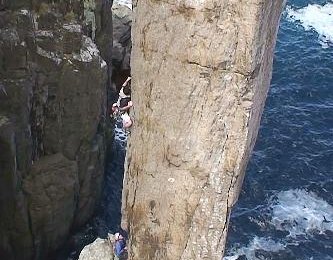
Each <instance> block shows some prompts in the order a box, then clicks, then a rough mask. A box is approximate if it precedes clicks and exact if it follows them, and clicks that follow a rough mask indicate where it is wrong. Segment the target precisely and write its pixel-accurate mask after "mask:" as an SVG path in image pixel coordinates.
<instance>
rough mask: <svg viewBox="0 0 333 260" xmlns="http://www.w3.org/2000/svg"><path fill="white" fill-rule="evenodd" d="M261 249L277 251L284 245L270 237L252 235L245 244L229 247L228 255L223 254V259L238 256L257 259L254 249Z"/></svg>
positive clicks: (233, 258) (231, 259) (236, 257)
mask: <svg viewBox="0 0 333 260" xmlns="http://www.w3.org/2000/svg"><path fill="white" fill-rule="evenodd" d="M257 250H262V251H266V252H279V251H282V250H284V245H283V244H281V243H279V242H275V241H273V240H272V239H270V238H265V237H257V236H256V237H254V238H253V239H252V241H251V242H250V243H249V244H248V245H247V246H243V247H241V248H238V249H231V251H230V252H228V256H225V257H224V258H223V260H237V259H238V258H239V257H240V256H246V259H248V260H259V259H261V258H258V257H257V256H256V251H257Z"/></svg>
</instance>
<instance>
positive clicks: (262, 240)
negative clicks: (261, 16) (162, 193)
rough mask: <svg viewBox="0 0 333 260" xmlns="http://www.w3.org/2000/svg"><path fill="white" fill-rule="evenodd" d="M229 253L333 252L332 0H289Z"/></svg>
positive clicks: (278, 259)
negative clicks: (269, 87)
mask: <svg viewBox="0 0 333 260" xmlns="http://www.w3.org/2000/svg"><path fill="white" fill-rule="evenodd" d="M246 174H247V175H246V178H245V181H244V185H243V190H242V192H241V195H240V199H239V201H238V203H237V204H236V206H235V208H234V209H233V212H232V216H231V223H230V226H229V234H228V242H227V249H226V256H225V257H224V260H236V259H239V260H241V259H242V260H245V259H248V260H259V259H272V260H289V259H295V260H296V259H297V260H298V259H299V260H329V259H333V1H320V0H317V1H305V0H291V1H288V2H287V6H286V9H285V11H284V13H283V17H282V21H281V26H280V30H279V34H278V41H277V46H276V51H275V59H274V68H273V79H272V83H271V89H270V92H269V94H268V98H267V102H266V107H265V110H264V114H263V117H262V121H261V128H260V131H259V136H258V139H257V143H256V146H255V148H254V152H253V154H252V158H251V160H250V163H249V165H248V169H247V173H246Z"/></svg>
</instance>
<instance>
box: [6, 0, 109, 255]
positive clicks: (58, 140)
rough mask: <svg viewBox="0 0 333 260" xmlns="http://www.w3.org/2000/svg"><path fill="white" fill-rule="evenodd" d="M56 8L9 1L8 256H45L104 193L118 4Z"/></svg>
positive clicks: (61, 5) (76, 0)
mask: <svg viewBox="0 0 333 260" xmlns="http://www.w3.org/2000/svg"><path fill="white" fill-rule="evenodd" d="M53 2H54V1H29V0H5V1H1V3H0V10H1V11H0V77H1V79H0V216H1V217H0V258H1V259H8V260H10V259H32V258H34V259H41V258H43V257H44V256H45V255H46V254H47V253H48V252H50V251H52V250H55V249H56V248H58V247H59V246H60V245H61V243H63V242H65V239H66V237H67V235H68V233H69V230H70V228H72V227H74V226H79V225H82V224H83V223H84V222H85V221H86V220H87V219H88V218H89V217H90V216H91V214H92V213H93V210H94V208H95V205H96V202H97V200H98V198H99V196H100V191H101V183H102V180H103V174H104V150H105V148H104V134H103V129H102V122H103V117H104V116H105V110H106V86H107V79H108V71H107V63H109V64H111V51H110V50H111V47H110V46H112V38H111V37H109V36H108V37H109V38H107V37H104V34H109V35H112V34H111V33H112V25H111V24H110V23H111V20H110V17H111V16H108V15H109V13H110V12H111V10H110V6H111V4H112V3H111V2H108V1H102V0H98V1H97V0H96V1H93V0H90V1H79V0H74V1H57V2H56V3H53ZM110 30H111V31H110ZM110 32H111V33H110ZM110 39H111V40H110ZM94 41H96V42H97V43H98V44H99V46H100V49H101V55H102V56H103V58H104V59H105V60H106V61H104V60H103V59H102V57H101V55H100V53H99V50H98V48H97V46H96V44H95V43H94ZM106 62H107V63H106Z"/></svg>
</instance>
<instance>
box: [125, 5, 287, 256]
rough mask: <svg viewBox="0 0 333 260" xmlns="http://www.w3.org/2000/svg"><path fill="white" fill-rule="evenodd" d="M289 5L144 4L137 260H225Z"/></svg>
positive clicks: (129, 189) (137, 18)
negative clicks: (230, 227) (283, 14)
mask: <svg viewBox="0 0 333 260" xmlns="http://www.w3.org/2000/svg"><path fill="white" fill-rule="evenodd" d="M283 2H284V1H283V0H246V1H234V0H223V1H220V0H181V1H179V0H169V1H153V0H142V1H135V3H133V5H134V10H133V11H134V13H133V19H134V20H133V27H132V40H133V49H132V57H131V66H132V76H133V83H132V89H133V95H132V97H133V101H134V105H135V107H134V111H133V117H134V128H133V130H132V133H131V137H130V140H129V144H128V154H127V170H126V176H125V180H124V184H125V188H124V191H123V226H124V228H127V229H128V231H129V234H130V240H129V259H147V260H148V259H172V260H174V259H219V260H220V259H221V257H222V255H223V252H224V244H225V239H226V235H227V230H228V221H229V215H230V210H231V208H232V206H233V205H234V204H235V202H236V200H237V197H238V195H239V192H240V188H241V185H242V181H243V178H244V171H245V168H246V165H247V162H248V159H249V156H250V153H251V150H252V148H253V146H254V143H255V140H256V136H257V132H258V128H259V123H260V117H261V114H262V111H263V107H264V104H265V99H266V95H267V91H268V87H269V83H270V79H271V70H272V59H273V52H274V46H275V41H276V34H277V29H278V25H279V19H280V15H281V11H282V7H283Z"/></svg>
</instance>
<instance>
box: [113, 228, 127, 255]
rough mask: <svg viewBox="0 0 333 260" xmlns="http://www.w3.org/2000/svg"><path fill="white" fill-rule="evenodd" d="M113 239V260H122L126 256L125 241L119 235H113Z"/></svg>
mask: <svg viewBox="0 0 333 260" xmlns="http://www.w3.org/2000/svg"><path fill="white" fill-rule="evenodd" d="M115 239H116V241H115V243H114V260H120V259H123V258H124V256H125V255H126V254H125V253H126V250H127V248H126V241H125V239H124V237H123V236H122V235H121V234H119V233H116V234H115Z"/></svg>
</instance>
